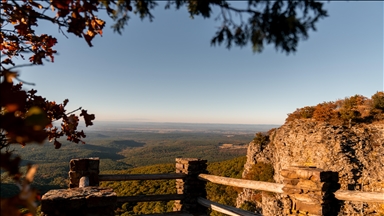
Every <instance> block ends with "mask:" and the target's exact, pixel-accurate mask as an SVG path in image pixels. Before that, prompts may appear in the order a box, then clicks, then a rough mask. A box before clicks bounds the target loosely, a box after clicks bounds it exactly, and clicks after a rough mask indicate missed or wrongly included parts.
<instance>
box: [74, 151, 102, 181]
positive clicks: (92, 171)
mask: <svg viewBox="0 0 384 216" xmlns="http://www.w3.org/2000/svg"><path fill="white" fill-rule="evenodd" d="M99 162H100V161H99V158H85V159H72V160H71V161H70V162H69V181H70V182H69V187H70V188H77V187H79V181H80V179H81V177H83V176H88V179H89V186H99Z"/></svg>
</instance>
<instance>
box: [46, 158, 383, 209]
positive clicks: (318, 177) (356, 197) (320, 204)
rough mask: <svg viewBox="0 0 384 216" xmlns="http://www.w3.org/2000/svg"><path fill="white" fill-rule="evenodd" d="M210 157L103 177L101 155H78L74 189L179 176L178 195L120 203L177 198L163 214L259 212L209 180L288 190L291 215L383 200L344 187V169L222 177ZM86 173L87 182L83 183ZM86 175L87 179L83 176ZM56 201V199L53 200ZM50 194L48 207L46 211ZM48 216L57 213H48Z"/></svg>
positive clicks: (72, 170) (380, 196) (72, 179)
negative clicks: (224, 196) (276, 177)
mask: <svg viewBox="0 0 384 216" xmlns="http://www.w3.org/2000/svg"><path fill="white" fill-rule="evenodd" d="M206 162H207V161H206V160H200V159H193V158H177V159H176V173H172V174H129V175H100V174H99V169H98V167H99V159H98V158H91V159H74V160H71V162H70V172H69V176H70V187H71V188H78V187H79V186H87V185H88V184H89V186H98V185H99V182H100V181H130V180H164V179H176V188H177V194H165V195H141V196H125V197H117V198H116V202H148V201H169V200H175V204H174V209H173V210H174V211H175V212H174V213H173V214H172V213H164V214H161V215H168V214H170V215H204V214H206V212H207V208H210V209H212V210H214V211H218V212H221V213H224V214H227V215H231V216H248V215H253V216H254V215H258V214H255V213H253V212H248V211H244V210H242V209H238V208H235V207H231V206H225V205H222V204H219V203H216V202H213V201H210V200H207V199H206V191H205V184H206V182H212V183H217V184H222V185H227V186H234V187H242V188H249V189H253V190H259V191H269V192H273V193H279V194H283V195H285V196H283V197H284V200H283V203H284V209H283V212H284V214H286V215H303V214H310V215H319V216H320V215H337V214H338V211H339V209H340V200H341V201H361V202H382V203H384V193H379V192H358V191H345V190H339V188H340V185H339V184H338V173H336V172H330V171H323V170H321V169H317V168H309V167H292V168H289V169H284V170H282V171H281V175H282V176H283V177H284V184H278V183H270V182H262V181H252V180H244V179H235V178H227V177H220V176H215V175H209V174H207V171H206V168H207V165H206ZM84 177H86V181H85V182H86V185H81V184H82V183H81V182H84ZM82 178H83V179H82ZM51 203H52V202H51ZM43 205H44V197H43V202H42V210H43V209H44V206H43ZM45 215H47V216H49V215H54V214H49V213H47V214H45Z"/></svg>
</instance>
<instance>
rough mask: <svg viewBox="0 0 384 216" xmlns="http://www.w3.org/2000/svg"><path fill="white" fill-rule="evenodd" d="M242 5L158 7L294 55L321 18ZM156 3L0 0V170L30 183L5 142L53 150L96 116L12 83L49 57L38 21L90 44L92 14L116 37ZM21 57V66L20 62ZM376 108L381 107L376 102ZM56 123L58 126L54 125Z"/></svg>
mask: <svg viewBox="0 0 384 216" xmlns="http://www.w3.org/2000/svg"><path fill="white" fill-rule="evenodd" d="M234 5H235V6H234ZM243 5H244V6H241V7H240V6H239V4H238V3H236V2H235V1H225V0H168V1H167V3H166V5H165V9H170V8H174V9H176V10H179V9H181V8H182V7H186V8H187V9H188V12H189V15H190V17H191V18H193V17H196V16H202V17H203V18H210V17H212V16H216V20H217V21H220V22H221V25H220V27H219V28H218V30H217V32H216V33H215V35H214V36H213V38H212V39H211V45H221V44H223V43H224V44H225V46H226V47H227V48H231V47H232V46H239V47H243V46H246V45H247V44H249V43H250V44H251V46H252V48H253V51H254V52H261V51H262V50H263V48H264V47H265V45H267V44H274V46H275V47H276V49H278V50H281V51H283V52H286V53H291V52H295V51H296V48H297V46H298V42H299V41H300V40H302V39H306V38H307V37H308V31H309V30H316V28H315V24H316V23H317V22H318V21H319V19H321V18H324V17H326V16H327V13H326V11H325V10H324V9H323V3H322V2H315V1H314V0H277V1H260V0H248V1H247V3H245V4H243ZM157 6H158V3H157V1H156V0H1V4H0V9H1V17H0V28H1V32H0V50H1V66H0V90H1V92H0V96H1V100H0V106H1V111H0V130H1V136H0V150H1V152H0V153H1V158H0V167H1V169H3V170H6V171H8V173H9V174H10V176H12V177H13V179H14V180H15V181H16V182H18V183H19V185H24V186H23V188H29V186H28V185H29V183H30V182H31V181H32V180H30V181H29V180H28V181H26V182H24V183H22V181H21V173H20V171H19V167H20V161H21V159H20V158H19V157H15V156H14V155H13V154H12V152H11V151H9V146H10V145H11V144H21V145H23V146H24V145H27V144H29V143H43V142H44V141H45V140H46V139H48V140H49V141H52V142H53V144H54V147H55V148H60V146H61V142H60V141H59V138H61V137H66V138H67V140H68V141H70V142H74V143H79V142H81V143H84V142H83V141H82V139H83V138H85V137H86V135H85V133H84V132H83V131H78V129H77V127H78V124H79V120H80V117H83V118H84V121H85V125H86V126H91V125H93V122H92V121H93V120H94V119H95V115H93V114H88V112H87V110H84V109H81V108H79V109H78V110H75V111H79V110H80V111H81V113H80V115H79V116H78V115H76V114H75V112H74V111H72V112H67V110H66V109H65V107H66V105H67V103H68V100H64V101H63V102H62V103H56V102H55V101H49V100H47V99H46V98H44V97H42V96H39V95H37V94H36V93H37V91H36V90H29V91H26V90H23V89H22V83H19V84H14V81H15V80H17V81H21V80H20V78H19V77H18V72H17V71H16V68H20V67H24V66H33V65H42V64H43V62H44V61H50V62H54V58H55V54H56V53H57V51H56V49H55V45H56V44H57V43H58V40H57V38H56V37H55V36H53V35H48V34H37V33H36V30H37V28H38V25H39V23H41V22H43V21H44V22H48V23H50V24H52V26H53V27H56V28H58V30H59V33H61V34H63V35H64V36H66V34H74V35H76V36H78V37H80V38H84V40H85V41H86V43H87V44H88V45H89V46H90V47H92V45H93V44H92V40H93V39H94V38H95V37H96V36H97V35H100V36H102V34H103V30H104V28H105V25H106V22H105V21H104V20H102V19H100V18H99V15H100V13H106V14H107V15H108V16H109V17H111V18H112V19H113V20H114V23H113V24H112V25H111V27H112V28H113V30H114V31H115V32H117V33H120V34H121V33H122V30H123V29H124V27H125V26H126V25H127V24H128V22H129V19H130V17H131V16H132V15H137V16H139V17H140V18H141V19H145V18H148V19H149V20H150V21H153V20H154V18H155V17H154V16H153V14H152V11H153V10H154V9H155V8H156V7H157ZM216 9H217V10H216ZM215 13H218V14H215ZM24 61H27V63H20V62H24ZM24 83H26V82H24ZM377 106H381V102H380V103H379V105H377ZM58 120H61V124H60V126H57V124H55V122H56V121H58ZM55 125H56V126H55ZM3 150H4V151H3ZM35 172H36V168H33V169H30V171H29V172H28V173H29V174H28V175H30V176H33V174H34V173H35ZM30 173H32V174H30ZM29 179H32V178H31V177H30V178H29ZM27 192H28V191H27ZM31 194H33V193H31ZM15 200H16V201H15ZM26 200H27V201H26ZM33 200H34V198H28V199H25V200H21V199H20V198H17V197H16V198H15V199H14V200H13V201H12V200H8V201H9V202H10V203H7V204H4V203H5V201H4V202H3V200H1V206H4V205H5V206H9V208H2V209H1V214H3V213H4V215H7V214H13V213H14V212H15V211H17V208H13V207H15V206H27V207H31V206H33V205H32V204H31V203H32V202H33ZM8 201H7V202H8ZM25 202H27V203H25ZM12 203H13V204H12ZM31 208H32V209H31V212H34V209H33V207H31ZM8 210H9V211H8ZM10 212H12V213H10Z"/></svg>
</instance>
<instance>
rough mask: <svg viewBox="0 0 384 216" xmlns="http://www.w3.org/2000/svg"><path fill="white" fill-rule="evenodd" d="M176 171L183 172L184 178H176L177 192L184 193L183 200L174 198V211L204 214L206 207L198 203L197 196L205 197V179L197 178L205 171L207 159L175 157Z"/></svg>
mask: <svg viewBox="0 0 384 216" xmlns="http://www.w3.org/2000/svg"><path fill="white" fill-rule="evenodd" d="M176 173H184V174H186V175H187V176H186V177H185V178H184V179H176V189H177V193H178V194H184V195H185V198H184V200H176V201H175V204H174V206H173V210H174V211H182V212H188V213H190V214H193V215H206V214H207V208H206V207H204V206H202V205H199V204H198V202H197V199H198V198H199V197H202V198H206V196H207V192H206V190H205V185H206V182H205V181H201V180H199V179H198V175H199V174H202V173H207V160H201V159H196V158H176Z"/></svg>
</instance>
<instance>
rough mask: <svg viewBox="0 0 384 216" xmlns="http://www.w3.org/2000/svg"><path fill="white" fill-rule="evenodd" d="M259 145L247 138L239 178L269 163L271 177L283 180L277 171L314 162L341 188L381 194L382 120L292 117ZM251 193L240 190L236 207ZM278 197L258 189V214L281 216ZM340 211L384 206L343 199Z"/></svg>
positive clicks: (375, 210)
mask: <svg viewBox="0 0 384 216" xmlns="http://www.w3.org/2000/svg"><path fill="white" fill-rule="evenodd" d="M268 136H269V140H268V142H264V143H257V142H251V143H250V144H249V147H248V152H247V162H246V164H245V170H244V173H243V176H245V175H247V173H248V171H249V170H250V168H251V167H252V165H253V164H256V163H259V162H264V163H271V164H272V165H273V167H274V170H275V173H274V180H275V182H277V183H282V176H281V175H280V171H281V170H282V169H284V168H288V167H290V166H315V167H317V168H321V169H324V170H330V171H335V172H338V173H339V183H340V185H341V189H343V190H357V191H369V192H373V191H374V192H384V123H382V122H381V123H379V122H375V123H371V124H355V125H352V126H342V125H339V126H337V125H331V124H327V123H325V122H319V121H315V120H313V119H296V120H294V121H290V122H287V123H285V124H284V125H283V126H281V127H280V128H277V129H275V130H271V131H270V132H269V134H268ZM254 195H255V192H254V191H252V190H248V189H245V190H244V191H243V192H242V193H241V194H239V197H238V199H237V205H238V207H240V206H241V204H242V203H244V201H251V202H255V201H254V200H252V197H254ZM279 200H280V195H278V194H276V195H270V194H269V195H268V194H267V193H263V198H262V203H256V206H257V207H259V209H260V207H261V206H262V210H261V209H260V211H262V213H263V215H274V216H275V215H283V214H282V209H281V207H282V203H281V202H280V201H279ZM340 212H342V213H340V214H341V215H380V214H381V213H382V214H384V204H380V203H370V204H368V203H362V202H349V201H345V202H344V203H342V207H341V211H340Z"/></svg>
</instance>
